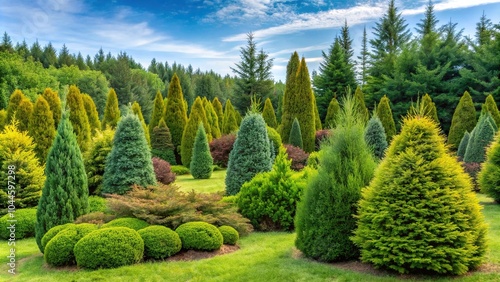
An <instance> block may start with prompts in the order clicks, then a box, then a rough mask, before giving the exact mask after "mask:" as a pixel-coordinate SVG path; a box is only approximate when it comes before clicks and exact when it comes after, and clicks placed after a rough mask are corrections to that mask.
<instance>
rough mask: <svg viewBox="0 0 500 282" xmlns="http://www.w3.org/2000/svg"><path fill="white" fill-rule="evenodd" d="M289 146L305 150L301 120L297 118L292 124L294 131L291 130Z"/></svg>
mask: <svg viewBox="0 0 500 282" xmlns="http://www.w3.org/2000/svg"><path fill="white" fill-rule="evenodd" d="M288 144H290V145H293V146H295V147H299V148H301V149H302V148H303V147H304V145H303V143H302V133H301V131H300V124H299V120H298V119H297V118H295V119H294V120H293V124H292V130H290V139H288Z"/></svg>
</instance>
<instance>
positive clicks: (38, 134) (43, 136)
mask: <svg viewBox="0 0 500 282" xmlns="http://www.w3.org/2000/svg"><path fill="white" fill-rule="evenodd" d="M28 128H29V135H30V136H31V137H32V138H33V141H34V142H35V153H36V156H37V157H38V159H39V160H40V162H41V163H45V160H46V158H47V155H48V153H49V149H50V146H52V141H53V140H54V137H55V136H56V131H55V129H54V118H53V117H52V112H51V111H50V106H49V103H47V101H45V98H43V96H41V95H40V96H38V99H37V100H36V103H35V107H34V108H33V114H32V115H31V119H30V122H29V126H28Z"/></svg>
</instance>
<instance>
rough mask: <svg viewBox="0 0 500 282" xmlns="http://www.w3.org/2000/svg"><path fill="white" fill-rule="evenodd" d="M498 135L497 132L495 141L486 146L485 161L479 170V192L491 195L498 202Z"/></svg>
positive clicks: (499, 200)
mask: <svg viewBox="0 0 500 282" xmlns="http://www.w3.org/2000/svg"><path fill="white" fill-rule="evenodd" d="M499 136H500V135H498V134H497V136H496V137H495V141H494V142H493V144H492V145H491V147H489V148H488V152H487V157H486V162H485V163H484V164H483V166H482V168H481V172H479V176H478V179H479V186H480V187H481V192H483V193H485V194H486V195H488V196H490V197H492V198H493V199H494V200H495V201H496V202H497V203H500V137H499Z"/></svg>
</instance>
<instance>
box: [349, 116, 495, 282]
mask: <svg viewBox="0 0 500 282" xmlns="http://www.w3.org/2000/svg"><path fill="white" fill-rule="evenodd" d="M480 209H481V208H480V205H479V203H478V200H477V198H476V196H475V194H474V193H473V192H472V186H471V181H470V178H469V177H468V176H467V175H466V174H465V172H464V171H463V169H462V167H461V166H460V164H459V163H458V162H457V160H456V159H455V158H454V157H453V156H451V155H450V154H449V153H448V151H447V149H446V146H445V145H444V138H443V137H442V136H441V135H440V134H439V128H438V126H437V124H436V123H435V122H434V121H432V120H431V119H429V118H428V117H424V116H413V117H412V116H410V117H408V118H406V119H405V120H404V121H403V126H402V129H401V133H400V134H399V135H397V136H395V137H394V139H393V141H392V143H391V146H390V147H389V149H388V151H387V153H386V156H385V158H384V159H383V161H382V162H381V164H380V165H379V166H378V168H377V170H376V172H375V177H374V179H373V181H372V182H371V183H370V186H368V187H367V188H366V189H364V190H363V192H362V199H361V200H360V202H359V209H358V213H357V220H358V227H357V229H356V231H355V233H354V234H355V235H354V236H353V237H352V239H353V241H354V242H355V244H356V245H357V246H359V247H360V249H361V259H362V261H364V262H369V263H372V264H374V265H375V267H377V268H386V269H392V270H395V271H397V272H400V273H407V272H416V273H421V272H422V271H424V272H435V273H442V274H445V273H450V274H463V273H465V272H467V271H468V270H469V269H473V268H475V267H477V266H478V265H479V264H480V263H481V261H482V258H483V256H484V253H485V250H486V236H485V235H486V226H485V224H484V219H483V217H482V214H481V212H480Z"/></svg>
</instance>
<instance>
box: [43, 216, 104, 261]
mask: <svg viewBox="0 0 500 282" xmlns="http://www.w3.org/2000/svg"><path fill="white" fill-rule="evenodd" d="M94 230H97V226H96V225H95V224H90V223H82V224H78V225H72V226H69V227H67V228H65V229H64V230H62V231H60V232H59V233H57V235H56V236H54V238H52V239H51V240H50V241H49V242H48V243H47V245H46V246H45V251H44V258H45V261H46V262H47V263H48V264H49V265H52V266H64V265H74V264H75V263H76V261H75V255H74V253H73V248H74V247H75V244H76V243H77V242H78V241H80V239H82V238H83V237H84V236H85V235H87V234H89V233H90V232H92V231H94Z"/></svg>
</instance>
